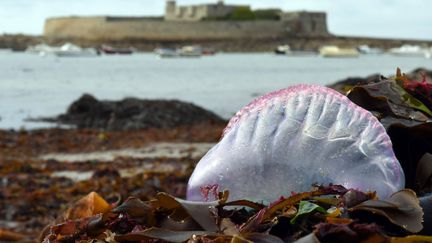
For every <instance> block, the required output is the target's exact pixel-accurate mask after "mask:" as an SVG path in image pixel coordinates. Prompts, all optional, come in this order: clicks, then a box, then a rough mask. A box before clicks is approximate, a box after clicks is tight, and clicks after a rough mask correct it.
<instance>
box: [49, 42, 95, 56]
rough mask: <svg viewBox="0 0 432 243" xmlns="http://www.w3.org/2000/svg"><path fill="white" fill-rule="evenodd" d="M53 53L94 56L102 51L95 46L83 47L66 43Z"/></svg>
mask: <svg viewBox="0 0 432 243" xmlns="http://www.w3.org/2000/svg"><path fill="white" fill-rule="evenodd" d="M53 54H54V55H56V56H58V57H93V56H97V55H99V54H100V53H99V51H98V50H96V49H94V48H81V47H79V46H77V45H74V44H72V43H66V44H64V45H63V46H61V47H60V49H58V50H54V51H53Z"/></svg>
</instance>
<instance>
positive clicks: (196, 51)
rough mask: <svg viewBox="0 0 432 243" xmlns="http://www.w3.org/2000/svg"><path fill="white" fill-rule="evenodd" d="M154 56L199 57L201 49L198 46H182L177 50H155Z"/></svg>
mask: <svg viewBox="0 0 432 243" xmlns="http://www.w3.org/2000/svg"><path fill="white" fill-rule="evenodd" d="M154 52H155V53H156V55H157V56H158V57H161V58H167V57H168V58H170V57H201V56H202V55H203V49H202V48H201V47H199V46H184V47H182V48H178V49H172V48H156V49H155V50H154Z"/></svg>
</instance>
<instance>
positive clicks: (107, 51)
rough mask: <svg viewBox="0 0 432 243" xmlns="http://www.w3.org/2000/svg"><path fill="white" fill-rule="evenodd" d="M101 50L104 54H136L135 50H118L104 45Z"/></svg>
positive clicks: (130, 48)
mask: <svg viewBox="0 0 432 243" xmlns="http://www.w3.org/2000/svg"><path fill="white" fill-rule="evenodd" d="M99 50H100V51H101V52H102V53H104V54H109V55H110V54H122V55H130V54H132V53H134V52H135V50H134V48H132V47H129V48H116V47H112V46H109V45H102V46H101V47H100V48H99Z"/></svg>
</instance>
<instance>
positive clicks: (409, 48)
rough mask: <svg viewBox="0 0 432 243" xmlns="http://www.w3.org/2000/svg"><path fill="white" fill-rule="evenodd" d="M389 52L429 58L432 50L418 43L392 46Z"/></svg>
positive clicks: (397, 54)
mask: <svg viewBox="0 0 432 243" xmlns="http://www.w3.org/2000/svg"><path fill="white" fill-rule="evenodd" d="M389 53H390V54H392V55H395V56H404V57H426V58H429V57H430V56H431V50H428V49H427V48H422V47H420V46H417V45H408V44H406V45H402V46H400V47H395V48H391V49H390V50H389Z"/></svg>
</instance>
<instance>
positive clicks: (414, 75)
mask: <svg viewBox="0 0 432 243" xmlns="http://www.w3.org/2000/svg"><path fill="white" fill-rule="evenodd" d="M395 74H396V72H395ZM406 75H407V76H408V78H410V79H412V80H417V81H422V80H423V75H424V76H425V78H426V81H427V82H432V70H427V69H425V68H417V69H415V70H413V71H411V72H409V73H407V74H406ZM382 79H384V77H383V76H381V75H380V74H372V75H369V76H367V77H349V78H346V79H343V80H340V81H337V82H335V83H334V84H331V85H328V87H329V88H332V89H335V90H336V91H338V92H340V93H343V94H345V93H346V92H347V91H349V90H350V89H351V88H352V87H353V86H355V85H359V84H360V85H361V84H367V83H371V82H378V81H380V80H382Z"/></svg>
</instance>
